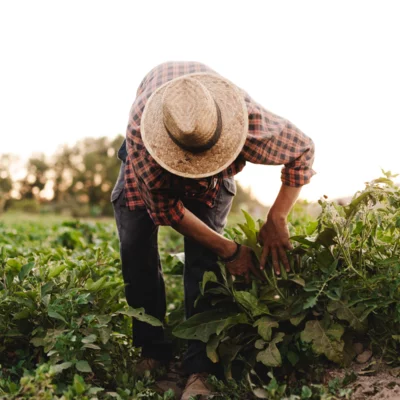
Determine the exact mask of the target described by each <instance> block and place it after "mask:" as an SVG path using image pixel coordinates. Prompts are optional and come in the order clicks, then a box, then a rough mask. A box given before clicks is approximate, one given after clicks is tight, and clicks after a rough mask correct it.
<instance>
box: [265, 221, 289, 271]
mask: <svg viewBox="0 0 400 400" xmlns="http://www.w3.org/2000/svg"><path fill="white" fill-rule="evenodd" d="M258 241H259V243H260V244H261V245H262V246H263V251H262V255H261V260H260V269H264V267H265V264H266V262H267V257H268V256H269V255H271V256H272V264H273V267H274V270H275V273H276V274H277V275H280V273H281V271H280V266H279V262H280V261H281V262H282V263H283V265H284V267H285V269H286V271H288V272H289V271H290V264H289V260H288V258H287V255H286V251H287V250H291V249H292V248H293V246H292V244H291V243H290V241H289V230H288V227H287V221H286V217H284V216H282V215H279V214H278V215H276V214H273V213H270V214H269V215H268V218H267V222H266V223H265V224H264V225H263V226H262V227H261V229H260V232H259V234H258Z"/></svg>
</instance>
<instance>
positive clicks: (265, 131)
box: [241, 93, 315, 187]
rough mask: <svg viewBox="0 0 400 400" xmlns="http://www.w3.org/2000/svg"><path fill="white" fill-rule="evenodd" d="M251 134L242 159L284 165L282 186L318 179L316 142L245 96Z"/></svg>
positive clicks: (296, 185) (248, 136) (255, 162)
mask: <svg viewBox="0 0 400 400" xmlns="http://www.w3.org/2000/svg"><path fill="white" fill-rule="evenodd" d="M245 100H246V105H247V109H248V113H249V131H248V135H247V139H246V143H245V145H244V147H243V150H242V153H241V155H242V156H243V158H244V159H245V160H246V161H249V162H251V163H254V164H265V165H284V167H283V168H282V173H281V180H282V183H283V184H285V185H287V186H295V187H298V186H303V185H305V184H307V183H309V182H310V179H311V177H312V176H313V175H315V171H314V170H313V169H312V165H313V162H314V150H315V146H314V142H313V141H312V140H311V138H309V137H308V136H306V135H305V134H304V133H303V132H301V131H300V129H298V128H297V127H296V126H295V125H293V124H292V123H291V122H290V121H288V120H286V119H285V118H282V117H280V116H278V115H276V114H273V113H272V112H270V111H268V110H266V109H265V108H263V107H262V106H261V105H259V104H257V103H256V102H254V100H252V99H251V98H250V96H249V95H248V94H247V93H245Z"/></svg>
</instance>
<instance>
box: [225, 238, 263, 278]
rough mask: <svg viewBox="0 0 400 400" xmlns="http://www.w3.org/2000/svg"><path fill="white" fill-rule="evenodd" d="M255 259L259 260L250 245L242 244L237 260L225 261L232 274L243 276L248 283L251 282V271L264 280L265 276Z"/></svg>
mask: <svg viewBox="0 0 400 400" xmlns="http://www.w3.org/2000/svg"><path fill="white" fill-rule="evenodd" d="M255 260H257V258H256V256H255V254H254V252H253V250H252V249H251V248H250V247H248V246H244V245H242V246H241V247H240V251H239V256H238V257H237V258H236V259H235V260H233V261H230V262H227V263H225V265H226V268H227V269H228V271H229V272H230V273H231V274H232V275H240V276H243V277H244V279H245V281H246V283H249V282H250V272H252V273H253V274H254V275H255V276H256V277H258V278H259V279H261V280H264V279H265V278H264V276H263V275H262V273H261V271H260V270H259V269H258V267H257V266H256V265H255V264H254V262H255Z"/></svg>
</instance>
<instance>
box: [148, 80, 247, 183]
mask: <svg viewBox="0 0 400 400" xmlns="http://www.w3.org/2000/svg"><path fill="white" fill-rule="evenodd" d="M140 129H141V134H142V139H143V142H144V145H145V146H146V149H147V150H148V152H149V153H150V154H151V155H152V157H153V158H154V159H155V160H156V161H157V163H158V164H159V165H161V166H162V167H163V168H165V169H166V170H168V171H170V172H172V173H173V174H175V175H180V176H183V177H186V178H204V177H207V176H212V175H215V174H217V173H218V172H221V171H223V170H224V169H225V168H227V167H228V166H229V165H230V164H231V163H232V162H233V161H234V160H235V159H236V158H237V156H238V155H239V153H240V151H241V150H242V147H243V145H244V142H245V140H246V136H247V130H248V115H247V108H246V103H245V101H244V98H243V95H242V94H241V92H240V91H239V89H238V88H237V87H236V86H235V85H234V84H233V83H231V82H230V81H228V80H227V79H225V78H223V77H221V76H219V75H216V74H215V75H214V74H210V73H195V74H189V75H184V76H181V77H179V78H176V79H173V80H171V81H169V82H167V83H166V84H164V85H162V86H160V87H159V88H158V89H157V90H156V91H155V92H154V93H153V94H152V95H151V97H150V98H149V99H148V100H147V103H146V106H145V108H144V112H143V115H142V119H141V127H140Z"/></svg>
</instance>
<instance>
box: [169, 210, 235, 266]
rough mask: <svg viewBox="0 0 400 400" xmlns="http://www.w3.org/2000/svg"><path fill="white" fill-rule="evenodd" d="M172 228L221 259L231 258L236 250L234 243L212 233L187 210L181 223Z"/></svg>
mask: <svg viewBox="0 0 400 400" xmlns="http://www.w3.org/2000/svg"><path fill="white" fill-rule="evenodd" d="M173 228H174V229H175V230H176V231H177V232H179V233H181V234H182V235H184V236H185V237H188V238H190V239H193V240H195V241H196V242H198V243H200V244H202V245H203V246H205V247H207V248H208V249H210V250H212V251H213V252H214V253H216V254H217V255H219V256H220V257H222V258H227V257H229V256H231V255H232V254H233V253H234V252H235V250H236V244H235V242H233V241H232V240H229V239H227V238H225V237H224V236H222V235H220V234H219V233H217V232H215V231H213V230H212V229H211V228H209V227H208V226H207V225H206V224H205V223H204V222H202V221H201V220H200V219H199V218H197V217H196V216H195V215H194V214H193V213H192V212H190V211H189V210H188V209H187V208H186V209H185V215H184V217H183V219H182V220H181V222H180V223H179V224H176V225H174V226H173Z"/></svg>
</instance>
